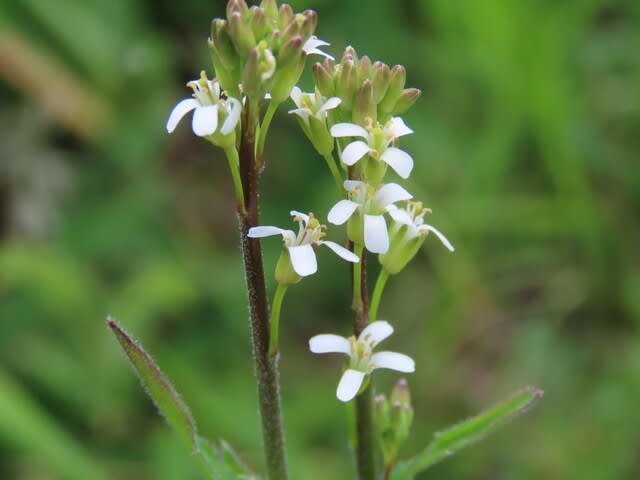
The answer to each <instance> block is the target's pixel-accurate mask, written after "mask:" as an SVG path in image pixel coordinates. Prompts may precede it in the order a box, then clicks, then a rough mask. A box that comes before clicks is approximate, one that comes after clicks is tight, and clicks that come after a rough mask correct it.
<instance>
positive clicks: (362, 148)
mask: <svg viewBox="0 0 640 480" xmlns="http://www.w3.org/2000/svg"><path fill="white" fill-rule="evenodd" d="M370 151H371V149H370V148H369V145H367V144H366V143H364V142H363V141H361V140H358V141H357V142H351V143H350V144H349V145H347V146H346V147H345V149H344V150H343V151H342V155H340V160H342V161H343V162H344V163H345V164H346V165H349V166H351V165H353V164H355V163H356V162H357V161H358V160H360V159H361V158H362V157H364V156H365V155H366V154H367V153H369V152H370Z"/></svg>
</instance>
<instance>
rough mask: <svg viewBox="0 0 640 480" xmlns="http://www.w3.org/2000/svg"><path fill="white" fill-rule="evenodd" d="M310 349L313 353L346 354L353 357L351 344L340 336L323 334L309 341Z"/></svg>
mask: <svg viewBox="0 0 640 480" xmlns="http://www.w3.org/2000/svg"><path fill="white" fill-rule="evenodd" d="M309 349H310V350H311V351H312V352H313V353H346V354H347V355H351V343H349V340H347V339H346V338H344V337H341V336H340V335H333V334H330V333H323V334H321V335H316V336H315V337H311V338H310V339H309Z"/></svg>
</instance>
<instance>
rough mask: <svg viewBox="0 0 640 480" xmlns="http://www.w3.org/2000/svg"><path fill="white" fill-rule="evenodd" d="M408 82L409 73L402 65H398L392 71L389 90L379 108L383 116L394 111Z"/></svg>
mask: <svg viewBox="0 0 640 480" xmlns="http://www.w3.org/2000/svg"><path fill="white" fill-rule="evenodd" d="M406 81H407V71H406V70H405V68H404V67H403V66H402V65H396V66H395V67H393V68H392V69H391V78H390V79H389V88H388V89H387V92H386V93H385V95H384V98H383V99H382V102H380V105H379V106H378V110H379V111H380V113H382V114H383V116H386V115H388V114H389V113H391V112H392V111H393V107H395V105H396V102H397V101H398V99H399V98H400V94H401V93H402V89H403V88H404V84H405V82H406Z"/></svg>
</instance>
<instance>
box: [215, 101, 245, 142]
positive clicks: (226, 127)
mask: <svg viewBox="0 0 640 480" xmlns="http://www.w3.org/2000/svg"><path fill="white" fill-rule="evenodd" d="M227 102H229V103H230V108H229V116H228V117H227V119H226V120H225V121H224V123H223V124H222V128H221V129H220V133H221V134H222V135H229V134H230V133H231V132H232V131H233V130H234V129H235V128H236V125H238V122H239V121H240V113H242V103H241V102H240V100H238V99H237V98H233V97H229V98H228V99H227Z"/></svg>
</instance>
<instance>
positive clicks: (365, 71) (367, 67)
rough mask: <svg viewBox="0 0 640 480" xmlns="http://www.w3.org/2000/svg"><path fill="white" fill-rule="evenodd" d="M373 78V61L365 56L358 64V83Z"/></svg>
mask: <svg viewBox="0 0 640 480" xmlns="http://www.w3.org/2000/svg"><path fill="white" fill-rule="evenodd" d="M368 78H371V59H370V58H369V57H368V56H367V55H365V56H364V57H362V58H361V59H360V61H359V62H358V82H359V83H361V82H364V81H365V80H366V79H368Z"/></svg>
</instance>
